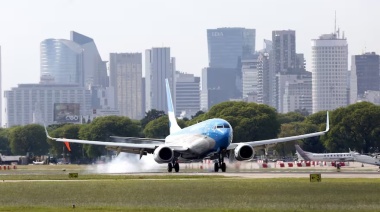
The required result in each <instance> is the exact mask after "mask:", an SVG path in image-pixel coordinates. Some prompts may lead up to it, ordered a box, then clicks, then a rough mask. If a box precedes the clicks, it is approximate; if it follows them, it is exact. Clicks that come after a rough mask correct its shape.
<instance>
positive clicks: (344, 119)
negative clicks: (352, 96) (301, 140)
mask: <svg viewBox="0 0 380 212" xmlns="http://www.w3.org/2000/svg"><path fill="white" fill-rule="evenodd" d="M331 122H332V123H331V130H330V132H329V133H328V134H327V136H326V138H325V140H324V145H325V147H326V148H327V149H328V150H330V151H332V152H335V151H339V152H340V151H347V150H348V149H349V148H351V149H356V150H357V151H363V152H365V153H368V152H369V151H370V150H371V149H376V147H378V146H379V145H380V141H379V137H380V106H377V105H374V104H372V103H369V102H360V103H356V104H353V105H349V106H348V107H342V108H338V109H336V110H334V111H333V113H332V114H331Z"/></svg>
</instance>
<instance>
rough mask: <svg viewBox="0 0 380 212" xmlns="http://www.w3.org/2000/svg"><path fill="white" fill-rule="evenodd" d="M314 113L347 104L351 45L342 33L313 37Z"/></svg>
mask: <svg viewBox="0 0 380 212" xmlns="http://www.w3.org/2000/svg"><path fill="white" fill-rule="evenodd" d="M311 46H312V66H311V67H312V69H311V70H312V96H313V113H316V112H318V111H322V110H334V109H336V108H338V107H343V106H346V105H347V71H348V45H347V40H346V38H345V37H343V36H342V37H339V34H338V33H333V34H326V35H322V36H320V37H319V39H313V40H312V44H311Z"/></svg>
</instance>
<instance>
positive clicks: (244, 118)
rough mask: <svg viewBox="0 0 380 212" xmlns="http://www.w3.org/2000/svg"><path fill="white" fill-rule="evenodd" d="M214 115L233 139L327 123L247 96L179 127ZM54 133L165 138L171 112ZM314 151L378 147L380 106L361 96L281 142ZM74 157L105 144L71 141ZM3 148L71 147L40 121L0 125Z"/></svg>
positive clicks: (61, 151)
mask: <svg viewBox="0 0 380 212" xmlns="http://www.w3.org/2000/svg"><path fill="white" fill-rule="evenodd" d="M210 118H223V119H225V120H227V121H228V122H229V123H230V124H231V125H232V127H233V130H234V140H233V142H246V141H254V140H262V139H270V138H276V137H285V136H293V135H299V134H304V133H312V132H316V131H322V130H324V129H325V127H326V111H320V112H318V113H315V114H312V115H308V114H307V111H306V112H305V111H302V110H300V111H296V112H289V113H286V114H280V113H277V112H276V110H275V109H274V108H272V107H270V106H267V105H263V104H256V103H246V102H223V103H220V104H217V105H215V106H213V107H212V108H211V109H210V110H209V111H208V112H205V113H204V112H202V111H200V112H198V113H197V114H196V115H194V116H193V117H192V118H191V119H184V120H178V124H179V125H180V126H181V127H186V126H190V125H193V124H196V123H198V122H201V121H204V120H206V119H210ZM47 129H48V131H49V134H50V135H51V136H52V137H60V138H79V139H83V140H96V141H107V142H112V141H114V140H113V139H112V138H111V137H110V136H122V137H123V136H125V137H147V138H165V136H167V135H168V134H169V122H168V117H167V115H166V114H165V113H164V112H163V111H157V110H151V111H149V112H147V113H146V115H145V117H144V118H143V119H142V120H131V119H129V118H128V117H121V116H106V117H98V118H96V119H94V120H93V121H92V122H91V123H87V124H81V125H79V124H55V125H50V126H48V128H47ZM296 143H297V144H300V145H301V146H302V147H303V149H304V150H305V151H310V152H317V153H322V152H348V150H349V149H351V150H356V151H358V152H364V153H372V152H377V151H378V147H379V145H380V106H377V105H374V104H372V103H369V102H360V103H356V104H353V105H349V106H347V107H341V108H338V109H336V110H334V111H330V131H329V132H328V133H327V134H326V135H324V136H320V137H313V138H308V139H303V140H299V141H291V142H285V143H281V144H277V145H276V146H275V147H274V148H275V150H276V152H277V153H278V154H279V155H281V156H286V155H291V154H294V152H295V148H294V144H296ZM70 146H71V150H72V151H71V152H70V153H69V157H70V158H71V161H73V160H74V161H77V160H81V159H84V158H87V159H92V158H97V157H99V156H100V155H104V154H107V150H106V149H105V148H104V146H96V145H83V144H74V143H71V144H70ZM0 153H1V154H3V155H26V154H27V153H29V154H33V155H47V154H49V155H52V156H56V157H61V156H62V155H67V154H68V151H67V149H66V147H65V146H64V144H63V143H61V142H54V141H51V140H49V139H47V138H46V135H45V129H44V127H43V126H41V125H38V124H29V125H25V126H15V127H11V128H0Z"/></svg>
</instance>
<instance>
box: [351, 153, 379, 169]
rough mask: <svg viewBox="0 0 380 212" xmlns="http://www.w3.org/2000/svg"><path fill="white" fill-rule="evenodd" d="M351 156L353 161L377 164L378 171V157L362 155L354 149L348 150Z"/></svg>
mask: <svg viewBox="0 0 380 212" xmlns="http://www.w3.org/2000/svg"><path fill="white" fill-rule="evenodd" d="M350 153H351V155H352V157H353V158H354V160H355V161H357V162H359V163H366V164H371V165H375V166H379V171H380V158H378V156H377V155H376V156H374V157H371V156H368V155H362V154H359V153H357V152H354V151H350Z"/></svg>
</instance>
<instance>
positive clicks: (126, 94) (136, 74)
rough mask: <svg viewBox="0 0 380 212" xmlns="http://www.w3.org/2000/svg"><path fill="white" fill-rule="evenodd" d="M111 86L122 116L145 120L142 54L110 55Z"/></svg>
mask: <svg viewBox="0 0 380 212" xmlns="http://www.w3.org/2000/svg"><path fill="white" fill-rule="evenodd" d="M110 86H112V87H113V88H114V89H115V101H116V104H115V105H116V106H117V108H118V109H119V111H120V115H122V116H128V117H129V118H131V119H138V120H139V119H141V118H143V106H142V102H143V101H142V96H143V94H142V55H141V53H111V54H110Z"/></svg>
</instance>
